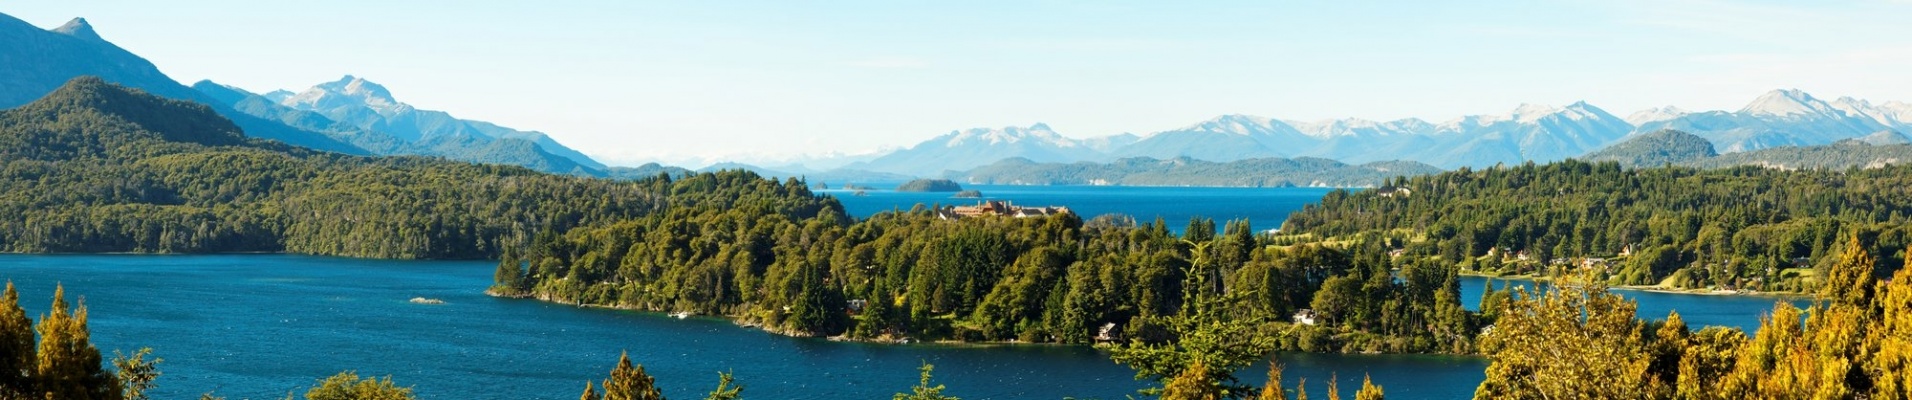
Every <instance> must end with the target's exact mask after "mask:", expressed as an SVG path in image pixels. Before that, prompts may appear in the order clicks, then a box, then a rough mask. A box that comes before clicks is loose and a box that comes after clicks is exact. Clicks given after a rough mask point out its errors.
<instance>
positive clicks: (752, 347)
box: [0, 186, 1775, 399]
mask: <svg viewBox="0 0 1912 400" xmlns="http://www.w3.org/2000/svg"><path fill="white" fill-rule="evenodd" d="M976 189H979V190H982V191H983V192H984V194H985V195H988V196H989V197H991V198H1001V199H1009V200H1012V201H1014V202H1016V203H1018V204H1024V205H1051V204H1053V205H1065V206H1069V207H1071V208H1073V209H1075V210H1077V212H1079V213H1081V214H1083V215H1089V216H1093V215H1098V214H1102V213H1125V214H1129V215H1132V216H1135V217H1136V218H1137V219H1138V220H1142V221H1149V220H1152V219H1154V218H1155V217H1156V216H1161V217H1162V218H1164V219H1166V220H1168V221H1170V227H1171V228H1174V229H1177V230H1179V229H1180V228H1181V227H1182V226H1183V225H1184V224H1185V223H1186V222H1187V220H1188V218H1189V217H1190V216H1194V215H1197V214H1200V215H1204V216H1209V217H1214V218H1216V219H1217V220H1227V219H1232V218H1248V219H1249V220H1250V221H1252V222H1253V224H1254V225H1255V227H1256V229H1270V228H1274V227H1277V226H1278V225H1279V222H1280V221H1281V219H1282V217H1284V216H1285V215H1286V214H1287V213H1288V212H1289V211H1292V210H1294V209H1298V208H1300V207H1301V206H1302V205H1303V204H1306V203H1308V202H1311V201H1314V200H1315V199H1318V198H1319V196H1320V195H1321V194H1322V193H1324V192H1325V190H1322V189H1227V188H1221V189H1217V188H1115V187H1023V186H1001V187H997V186H980V187H976ZM973 201H974V200H963V199H954V200H951V199H948V198H947V194H928V193H894V192H881V191H874V192H870V193H869V195H868V196H856V197H848V196H846V197H844V198H843V202H844V205H845V207H846V208H848V209H849V211H850V212H851V213H852V214H855V215H858V216H867V215H869V214H872V213H875V212H879V211H885V210H890V209H908V208H909V207H910V206H913V205H914V204H916V203H919V202H920V203H936V202H942V203H944V204H964V203H969V202H973ZM492 268H493V263H490V262H428V261H380V260H360V259H346V258H328V257H306V256H290V255H215V256H126V255H99V256H94V255H87V256H81V255H70V256H46V255H0V278H4V279H6V280H11V281H13V282H14V283H16V284H18V285H19V286H20V289H21V291H22V300H23V301H24V303H25V305H26V307H27V308H28V311H29V313H30V314H31V315H35V316H38V315H42V314H44V313H45V312H46V307H47V302H48V300H49V298H50V296H51V294H52V290H53V289H52V288H53V285H54V284H55V283H64V284H65V285H66V287H67V290H68V293H69V294H70V295H83V296H85V299H86V300H85V301H86V304H87V305H88V306H89V307H90V308H91V318H92V319H91V327H92V329H93V339H94V342H95V343H96V344H97V345H99V347H100V348H101V349H103V350H105V351H106V352H107V353H109V357H110V353H111V351H112V350H114V349H121V350H133V349H137V348H139V347H152V348H154V352H155V355H157V356H159V357H161V358H164V359H166V362H165V363H164V364H161V370H162V371H164V373H165V375H164V376H163V377H161V379H160V381H159V384H160V387H159V390H158V391H157V394H158V398H192V397H196V396H197V395H198V394H199V393H203V392H206V391H209V390H216V391H217V393H218V394H220V395H223V396H227V397H228V398H232V399H242V398H253V399H276V398H281V397H283V396H284V395H285V394H286V393H287V392H289V391H294V390H302V389H303V388H305V387H309V386H311V384H312V383H314V382H315V381H316V380H317V379H319V378H323V377H325V376H328V375H331V374H333V373H336V372H338V371H341V370H346V369H354V370H357V371H358V372H360V373H361V375H372V376H385V375H391V376H393V377H394V378H395V379H396V381H397V382H398V383H399V384H401V385H412V386H415V387H416V389H417V393H418V394H419V395H420V397H421V398H426V399H560V398H561V399H570V398H575V397H576V396H577V394H578V393H579V392H580V391H581V390H582V387H583V385H584V382H585V381H587V380H601V379H603V378H604V377H605V376H606V373H607V371H609V369H610V367H611V366H612V365H613V364H614V363H615V362H616V360H617V355H618V353H619V352H623V351H629V352H630V354H631V356H632V359H633V360H634V361H636V362H639V363H641V364H644V365H645V368H646V370H647V371H648V372H650V373H651V374H652V375H654V376H656V377H657V380H658V382H659V384H660V385H661V386H662V387H663V388H664V393H665V394H666V395H667V396H668V397H671V398H701V397H702V393H703V392H705V391H707V390H709V389H710V388H711V387H713V386H715V385H716V382H717V372H719V371H731V372H734V373H735V375H736V376H737V378H738V379H739V381H740V382H741V383H743V384H744V385H745V387H746V390H745V392H744V393H745V395H746V397H749V398H758V399H786V398H787V399H873V398H881V399H886V398H889V396H890V395H891V394H893V393H896V392H899V391H905V390H907V389H908V388H909V387H910V386H911V385H913V384H915V383H916V379H917V373H916V367H917V366H918V365H920V364H921V363H924V362H928V363H931V364H935V365H936V380H937V382H938V383H941V384H945V385H947V386H948V387H949V389H948V391H947V393H949V394H952V395H956V396H959V397H962V398H966V399H1059V398H1064V397H1076V398H1103V399H1120V398H1124V397H1125V396H1127V395H1130V394H1132V393H1133V392H1134V390H1135V389H1137V388H1140V387H1142V386H1143V383H1141V382H1137V381H1134V380H1133V379H1132V373H1131V372H1130V371H1129V370H1128V369H1127V368H1125V367H1122V366H1120V365H1116V364H1114V363H1112V362H1110V361H1109V360H1108V358H1107V355H1106V354H1102V353H1100V352H1098V351H1096V350H1094V349H1090V348H1085V347H1069V346H994V347H948V346H920V345H919V346H892V345H871V344H860V343H838V342H830V341H826V340H819V339H799V338H789V337H783V336H777V335H771V334H768V333H764V332H762V331H759V330H755V329H752V328H743V327H737V326H735V325H733V324H731V323H730V322H728V321H724V320H720V319H700V318H692V319H684V320H679V319H673V318H669V317H666V316H663V315H658V314H647V313H636V312H627V311H618V310H605V309H591V308H577V307H570V306H563V305H555V304H548V303H542V302H537V301H531V300H512V299H496V298H491V297H487V296H485V295H484V294H483V293H482V290H483V288H484V287H486V286H487V285H489V284H490V280H491V273H492ZM1483 282H1484V280H1483V279H1479V278H1467V279H1466V280H1464V281H1463V285H1462V295H1463V298H1464V299H1465V301H1466V302H1467V303H1468V304H1467V305H1468V306H1469V307H1470V308H1472V307H1477V304H1476V303H1477V302H1478V299H1479V297H1480V293H1481V288H1482V286H1483ZM1620 293H1621V294H1622V295H1625V296H1628V297H1630V298H1634V299H1636V300H1638V301H1639V302H1640V304H1641V305H1640V310H1641V312H1640V313H1641V315H1643V316H1648V317H1653V318H1658V317H1662V316H1664V315H1665V314H1666V310H1671V309H1678V310H1680V312H1681V314H1682V316H1683V317H1685V318H1686V320H1687V321H1688V322H1689V324H1693V325H1695V326H1698V325H1702V324H1720V325H1732V326H1747V327H1750V326H1752V325H1754V324H1756V323H1757V321H1758V317H1759V316H1760V315H1761V314H1762V313H1764V312H1765V310H1767V309H1769V308H1770V307H1771V306H1772V304H1773V302H1774V301H1775V299H1774V298H1763V297H1734V296H1695V295H1676V294H1663V293H1650V292H1638V291H1622V292H1620ZM414 297H426V298H435V299H441V300H444V301H445V304H442V305H424V304H413V303H410V302H409V301H408V300H409V299H411V298H414ZM1276 357H1277V358H1278V359H1280V361H1281V362H1282V363H1283V364H1284V365H1286V366H1287V369H1288V370H1287V374H1286V376H1287V377H1288V379H1289V384H1290V385H1292V384H1293V381H1294V379H1296V378H1299V377H1305V378H1307V380H1308V382H1310V391H1311V392H1313V393H1314V394H1316V395H1317V396H1320V395H1321V394H1322V393H1323V392H1322V390H1323V388H1322V386H1321V385H1322V383H1323V382H1326V381H1327V380H1328V379H1329V377H1330V376H1338V378H1339V382H1340V383H1341V385H1342V388H1344V390H1345V391H1346V392H1344V394H1345V393H1352V392H1353V389H1354V388H1357V387H1359V384H1360V379H1361V377H1362V376H1363V375H1369V376H1372V377H1373V379H1374V380H1375V382H1376V383H1377V384H1381V385H1383V386H1385V387H1386V388H1387V394H1388V397H1389V398H1392V399H1453V398H1466V397H1469V396H1471V394H1472V393H1473V389H1474V386H1475V385H1476V384H1478V382H1479V381H1480V379H1481V378H1482V372H1481V371H1482V369H1483V368H1484V367H1485V362H1484V361H1483V360H1481V359H1479V358H1470V357H1450V356H1431V355H1340V354H1278V355H1277V356H1276ZM1265 373H1266V369H1265V366H1258V367H1256V368H1252V369H1250V370H1248V371H1242V372H1241V373H1240V375H1241V376H1243V377H1244V378H1245V379H1246V380H1247V381H1248V382H1251V383H1255V384H1260V383H1261V379H1262V377H1263V376H1265Z"/></svg>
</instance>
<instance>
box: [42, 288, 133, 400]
mask: <svg viewBox="0 0 1912 400" xmlns="http://www.w3.org/2000/svg"><path fill="white" fill-rule="evenodd" d="M39 332H40V347H39V351H38V356H39V357H38V362H37V363H35V366H34V378H35V380H36V381H37V384H38V390H37V392H39V393H43V394H45V395H46V396H47V397H49V398H54V399H70V400H119V398H120V388H119V381H118V379H116V378H115V377H114V376H113V375H112V374H111V373H108V372H107V371H106V369H105V367H104V366H103V365H102V364H101V362H102V361H103V360H102V359H101V357H100V350H99V349H97V348H94V347H93V343H92V342H91V341H90V336H91V335H90V334H89V333H87V329H86V304H85V303H84V301H82V302H81V304H80V305H79V306H78V307H77V308H75V309H73V310H72V311H71V312H70V313H69V311H68V309H67V303H66V288H65V287H63V286H56V287H54V290H53V310H52V311H51V312H50V313H49V314H48V315H47V316H46V317H44V318H41V319H40V326H39Z"/></svg>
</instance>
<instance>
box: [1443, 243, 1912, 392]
mask: <svg viewBox="0 0 1912 400" xmlns="http://www.w3.org/2000/svg"><path fill="white" fill-rule="evenodd" d="M1876 263H1877V261H1875V258H1874V257H1873V256H1871V255H1870V254H1868V253H1867V251H1866V246H1865V245H1864V244H1862V243H1861V242H1859V241H1858V240H1856V239H1854V240H1851V241H1849V242H1848V243H1847V244H1846V245H1845V246H1844V250H1843V251H1842V252H1841V255H1840V256H1839V257H1838V259H1837V261H1836V262H1833V263H1832V265H1831V266H1830V267H1829V271H1828V274H1829V275H1830V276H1829V279H1828V280H1827V282H1826V284H1825V285H1823V286H1822V287H1821V289H1820V291H1819V292H1818V296H1819V300H1818V301H1817V302H1816V303H1815V304H1813V305H1812V306H1811V307H1808V308H1806V309H1804V310H1801V309H1798V308H1795V307H1793V306H1792V305H1791V304H1790V303H1787V302H1779V303H1778V304H1776V305H1775V306H1774V308H1773V311H1772V313H1771V314H1770V315H1768V316H1766V317H1764V318H1762V322H1761V324H1760V328H1759V330H1758V332H1757V333H1756V334H1754V335H1752V336H1751V337H1748V336H1747V335H1746V334H1745V333H1743V332H1741V331H1739V330H1738V329H1735V328H1720V327H1707V328H1705V329H1701V330H1699V331H1697V332H1694V331H1691V330H1689V329H1688V328H1687V327H1686V325H1685V324H1684V323H1683V322H1681V321H1680V319H1679V315H1678V314H1673V315H1670V316H1668V317H1667V319H1666V320H1664V321H1657V322H1644V321H1641V320H1639V319H1637V318H1635V316H1634V315H1633V314H1634V305H1633V303H1632V302H1631V301H1627V300H1624V299H1621V298H1620V297H1618V296H1616V295H1613V294H1610V293H1607V292H1606V291H1605V289H1604V288H1601V287H1600V286H1599V285H1598V284H1597V283H1595V284H1589V285H1556V286H1555V289H1552V290H1550V291H1547V292H1543V293H1531V294H1530V293H1524V292H1523V293H1520V294H1518V295H1516V296H1515V297H1514V299H1513V300H1512V301H1510V302H1507V303H1505V305H1504V308H1503V309H1502V310H1501V311H1500V313H1501V315H1500V319H1499V322H1498V323H1497V324H1495V325H1494V329H1493V331H1492V332H1490V333H1487V334H1483V335H1482V337H1481V340H1480V342H1481V347H1482V349H1483V351H1484V352H1485V353H1486V354H1487V355H1488V357H1489V358H1490V359H1491V360H1492V364H1490V365H1489V366H1488V369H1487V379H1486V380H1485V381H1483V382H1482V383H1481V385H1480V388H1479V389H1478V390H1477V391H1476V392H1475V396H1476V397H1477V398H1512V399H1546V398H1630V399H1749V398H1759V399H1902V398H1908V397H1912V375H1908V374H1907V366H1908V365H1912V339H1909V338H1912V271H1908V270H1904V269H1901V270H1899V271H1898V272H1897V273H1896V274H1894V275H1893V277H1892V279H1891V280H1890V281H1875V280H1873V279H1871V271H1873V270H1874V269H1875V268H1877V265H1876Z"/></svg>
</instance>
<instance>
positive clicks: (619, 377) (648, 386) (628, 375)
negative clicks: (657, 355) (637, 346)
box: [604, 352, 664, 400]
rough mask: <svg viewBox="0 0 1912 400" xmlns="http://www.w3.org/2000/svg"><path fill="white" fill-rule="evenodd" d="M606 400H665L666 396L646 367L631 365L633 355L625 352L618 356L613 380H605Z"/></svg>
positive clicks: (612, 374) (613, 369) (613, 371)
mask: <svg viewBox="0 0 1912 400" xmlns="http://www.w3.org/2000/svg"><path fill="white" fill-rule="evenodd" d="M604 400H664V395H663V394H662V393H661V392H659V391H658V389H657V381H656V380H655V379H653V378H651V376H650V375H649V374H645V373H644V366H642V365H631V353H629V352H625V353H624V354H623V355H620V356H618V358H617V367H616V368H612V369H611V378H610V379H606V380H604Z"/></svg>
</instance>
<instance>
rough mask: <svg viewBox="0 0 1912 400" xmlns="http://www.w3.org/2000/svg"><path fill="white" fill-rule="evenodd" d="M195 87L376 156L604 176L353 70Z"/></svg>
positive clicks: (516, 134) (584, 161)
mask: <svg viewBox="0 0 1912 400" xmlns="http://www.w3.org/2000/svg"><path fill="white" fill-rule="evenodd" d="M193 88H194V89H196V90H199V91H200V92H202V93H206V94H207V95H208V96H210V97H212V98H214V99H216V100H219V101H222V102H226V103H227V104H230V105H231V106H232V107H233V108H234V109H237V110H239V111H240V112H244V113H247V114H251V115H253V116H257V117H260V118H266V119H272V120H277V121H280V122H283V123H286V124H288V125H292V126H296V127H300V128H302V129H307V130H312V131H316V132H323V133H326V134H327V135H329V136H332V137H333V138H336V139H339V140H342V141H345V142H348V143H351V144H353V145H355V146H358V147H360V148H364V149H366V150H370V151H372V152H373V153H377V154H387V155H400V154H412V155H430V156H439V157H445V158H450V159H454V160H460V161H470V162H478V163H488V164H509V165H518V166H523V167H527V168H531V169H536V170H540V171H545V172H555V173H568V174H578V175H593V176H606V175H607V174H608V172H607V171H606V167H605V166H604V165H603V164H600V163H598V162H597V161H595V160H592V159H591V158H590V157H586V156H585V155H584V154H582V153H579V152H577V151H576V150H572V149H571V148H568V147H565V146H564V145H562V144H558V143H557V142H556V141H553V140H551V138H550V137H549V136H546V135H545V134H543V133H539V132H525V131H518V130H514V129H510V128H505V127H501V126H498V125H496V124H492V123H489V122H484V121H472V120H463V119H458V118H454V117H452V116H451V114H449V113H446V112H443V111H432V110H421V109H418V108H416V107H413V106H412V105H410V104H406V103H403V102H399V101H398V100H397V99H396V98H394V97H392V94H391V91H390V90H387V89H386V88H385V87H384V86H382V85H379V84H377V83H374V82H371V81H369V80H365V79H364V78H360V77H355V76H351V75H346V76H345V77H344V78H340V79H339V80H337V81H332V82H326V83H321V84H318V85H315V86H313V87H312V88H310V89H307V90H305V91H303V92H299V93H294V94H287V93H291V92H286V91H275V92H274V93H280V95H275V96H270V97H268V96H266V95H260V94H255V93H252V92H249V91H246V90H245V89H240V88H237V87H233V86H229V85H222V84H218V83H216V82H212V81H200V82H199V83H196V84H194V85H193ZM275 98H276V100H275Z"/></svg>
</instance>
